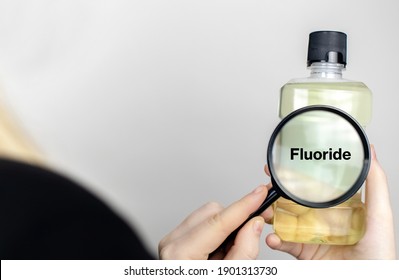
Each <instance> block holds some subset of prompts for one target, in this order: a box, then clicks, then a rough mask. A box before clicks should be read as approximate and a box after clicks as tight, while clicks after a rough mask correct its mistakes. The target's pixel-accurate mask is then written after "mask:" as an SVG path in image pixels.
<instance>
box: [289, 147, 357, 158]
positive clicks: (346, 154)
mask: <svg viewBox="0 0 399 280" xmlns="http://www.w3.org/2000/svg"><path fill="white" fill-rule="evenodd" d="M296 159H297V160H350V159H351V153H350V151H342V148H339V149H338V150H335V151H333V149H332V148H329V149H328V150H327V151H307V150H304V149H303V148H291V160H296Z"/></svg>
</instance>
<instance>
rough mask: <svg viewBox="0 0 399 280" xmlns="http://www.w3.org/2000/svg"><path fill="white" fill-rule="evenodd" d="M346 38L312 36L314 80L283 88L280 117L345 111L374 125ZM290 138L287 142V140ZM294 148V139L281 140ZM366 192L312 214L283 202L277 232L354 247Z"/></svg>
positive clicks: (325, 34) (368, 93) (335, 34)
mask: <svg viewBox="0 0 399 280" xmlns="http://www.w3.org/2000/svg"><path fill="white" fill-rule="evenodd" d="M346 39H347V36H346V34H345V33H342V32H336V31H316V32H312V33H310V35H309V46H308V60H307V66H308V68H309V70H310V76H309V77H307V78H301V79H293V80H291V81H289V82H288V83H287V84H285V85H284V86H283V87H282V88H281V92H280V105H279V117H280V118H281V119H282V118H284V117H285V116H287V115H288V114H289V113H290V112H292V111H294V110H296V109H299V108H301V107H305V106H308V105H331V106H334V107H337V108H340V109H342V110H344V111H346V112H347V113H349V114H350V115H351V116H352V117H354V118H355V119H356V120H357V121H358V122H359V124H360V125H361V126H362V127H363V128H364V127H366V125H368V124H369V122H370V120H371V107H372V105H371V104H372V94H371V91H370V90H369V89H368V88H367V86H366V85H365V84H364V83H362V82H358V81H351V80H346V79H344V78H343V77H342V72H343V70H345V67H346ZM287 138H288V137H287ZM282 141H287V143H289V141H290V139H289V138H288V139H282ZM361 192H362V189H360V191H359V192H358V193H356V194H355V195H354V196H352V197H351V198H350V199H348V200H347V201H345V202H344V203H342V204H339V205H337V206H335V207H331V208H323V209H315V208H307V207H304V206H301V205H299V204H296V203H294V202H292V201H290V200H287V199H284V198H279V199H278V200H277V201H276V202H275V204H274V211H275V213H274V219H273V227H274V231H275V232H276V234H277V235H278V236H279V237H280V238H281V239H282V240H285V241H291V242H300V243H316V244H337V245H349V244H355V243H356V242H358V241H359V240H360V239H361V238H362V236H363V235H364V232H365V218H366V208H365V205H364V203H363V201H362V194H361Z"/></svg>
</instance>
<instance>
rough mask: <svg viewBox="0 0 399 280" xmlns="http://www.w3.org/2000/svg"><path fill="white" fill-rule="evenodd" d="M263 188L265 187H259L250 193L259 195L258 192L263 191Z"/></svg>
mask: <svg viewBox="0 0 399 280" xmlns="http://www.w3.org/2000/svg"><path fill="white" fill-rule="evenodd" d="M264 188H265V186H263V185H260V186H259V187H257V188H256V189H254V190H253V191H252V193H260V192H262V191H263V189H264Z"/></svg>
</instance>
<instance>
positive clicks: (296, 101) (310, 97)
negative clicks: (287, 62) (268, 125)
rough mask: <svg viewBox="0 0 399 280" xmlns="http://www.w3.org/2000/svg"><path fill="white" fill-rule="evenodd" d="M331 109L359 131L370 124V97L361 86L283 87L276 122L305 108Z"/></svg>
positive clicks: (350, 83) (320, 83)
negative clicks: (352, 120) (346, 116)
mask: <svg viewBox="0 0 399 280" xmlns="http://www.w3.org/2000/svg"><path fill="white" fill-rule="evenodd" d="M320 104H322V105H331V106H334V107H337V108H340V109H342V110H344V111H346V112H347V113H349V114H350V115H351V116H352V117H354V118H355V119H356V120H357V121H358V122H359V123H360V124H361V125H362V126H363V127H365V126H366V125H368V124H369V122H370V120H371V107H372V106H371V105H372V95H371V91H370V90H369V89H368V88H367V86H366V85H365V84H363V83H361V82H349V81H348V82H329V83H325V82H310V83H308V82H306V83H287V84H286V85H284V86H283V87H282V88H281V94H280V118H284V117H285V116H286V115H288V114H289V113H291V112H292V111H294V110H296V109H299V108H301V107H305V106H309V105H320Z"/></svg>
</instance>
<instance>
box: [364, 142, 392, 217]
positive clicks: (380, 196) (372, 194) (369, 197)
mask: <svg viewBox="0 0 399 280" xmlns="http://www.w3.org/2000/svg"><path fill="white" fill-rule="evenodd" d="M365 202H366V206H367V209H368V212H369V213H370V214H371V215H373V216H376V215H386V214H387V213H390V212H391V207H390V203H389V190H388V183H387V178H386V175H385V173H384V170H383V169H382V167H381V165H380V164H379V162H378V160H377V156H376V153H375V149H374V146H373V145H371V166H370V171H369V174H368V176H367V179H366V197H365Z"/></svg>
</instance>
